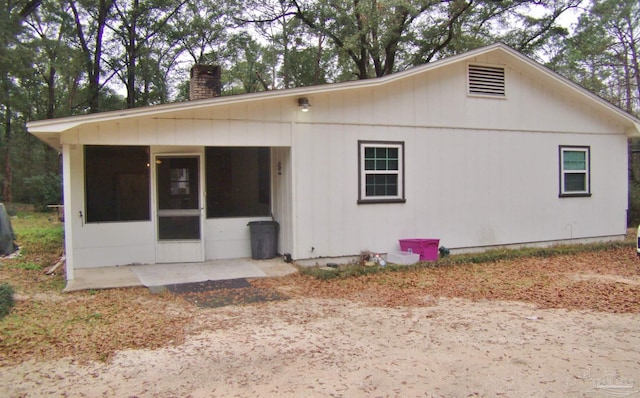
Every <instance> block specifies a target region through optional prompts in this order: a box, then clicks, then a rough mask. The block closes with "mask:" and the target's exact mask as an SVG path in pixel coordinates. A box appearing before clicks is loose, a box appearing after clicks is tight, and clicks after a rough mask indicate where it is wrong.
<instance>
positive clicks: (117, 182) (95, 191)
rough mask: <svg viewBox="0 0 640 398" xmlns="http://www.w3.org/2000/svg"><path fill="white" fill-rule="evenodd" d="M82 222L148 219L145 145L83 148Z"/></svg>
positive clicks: (147, 157) (148, 192)
mask: <svg viewBox="0 0 640 398" xmlns="http://www.w3.org/2000/svg"><path fill="white" fill-rule="evenodd" d="M84 167H85V170H84V171H85V195H86V206H87V209H86V215H85V217H86V221H87V222H105V221H141V220H144V221H146V220H149V219H150V214H151V213H150V184H149V181H150V180H149V178H150V177H149V147H146V146H104V145H87V146H85V148H84Z"/></svg>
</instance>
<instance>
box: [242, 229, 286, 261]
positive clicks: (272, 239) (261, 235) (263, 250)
mask: <svg viewBox="0 0 640 398" xmlns="http://www.w3.org/2000/svg"><path fill="white" fill-rule="evenodd" d="M247 225H248V226H249V231H250V232H251V258H252V259H254V260H266V259H269V258H274V257H275V256H276V254H277V252H278V229H279V225H278V223H277V222H276V221H252V222H250V223H249V224H247Z"/></svg>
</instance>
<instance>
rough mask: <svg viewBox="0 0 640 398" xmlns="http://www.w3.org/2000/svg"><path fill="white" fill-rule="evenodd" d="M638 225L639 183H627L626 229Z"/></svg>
mask: <svg viewBox="0 0 640 398" xmlns="http://www.w3.org/2000/svg"><path fill="white" fill-rule="evenodd" d="M638 225H640V182H636V181H630V182H629V217H628V227H630V228H631V227H637V226H638Z"/></svg>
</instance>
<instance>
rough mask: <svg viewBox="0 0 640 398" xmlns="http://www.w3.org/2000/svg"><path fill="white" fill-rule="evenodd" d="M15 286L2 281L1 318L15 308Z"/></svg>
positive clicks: (0, 291)
mask: <svg viewBox="0 0 640 398" xmlns="http://www.w3.org/2000/svg"><path fill="white" fill-rule="evenodd" d="M13 304H14V302H13V288H12V287H11V285H9V284H7V283H0V319H2V318H4V317H5V315H7V314H8V313H9V311H11V308H13Z"/></svg>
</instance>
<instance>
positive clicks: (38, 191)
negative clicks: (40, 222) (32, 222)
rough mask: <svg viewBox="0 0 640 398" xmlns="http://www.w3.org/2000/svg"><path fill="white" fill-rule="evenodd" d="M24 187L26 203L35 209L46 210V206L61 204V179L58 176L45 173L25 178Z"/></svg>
mask: <svg viewBox="0 0 640 398" xmlns="http://www.w3.org/2000/svg"><path fill="white" fill-rule="evenodd" d="M24 185H25V187H26V189H27V192H28V203H31V204H33V205H34V206H35V207H36V209H38V210H41V211H44V210H47V205H53V204H60V203H62V178H61V177H60V175H59V174H55V173H47V174H41V175H37V176H34V177H30V178H27V179H26V180H25V181H24Z"/></svg>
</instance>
